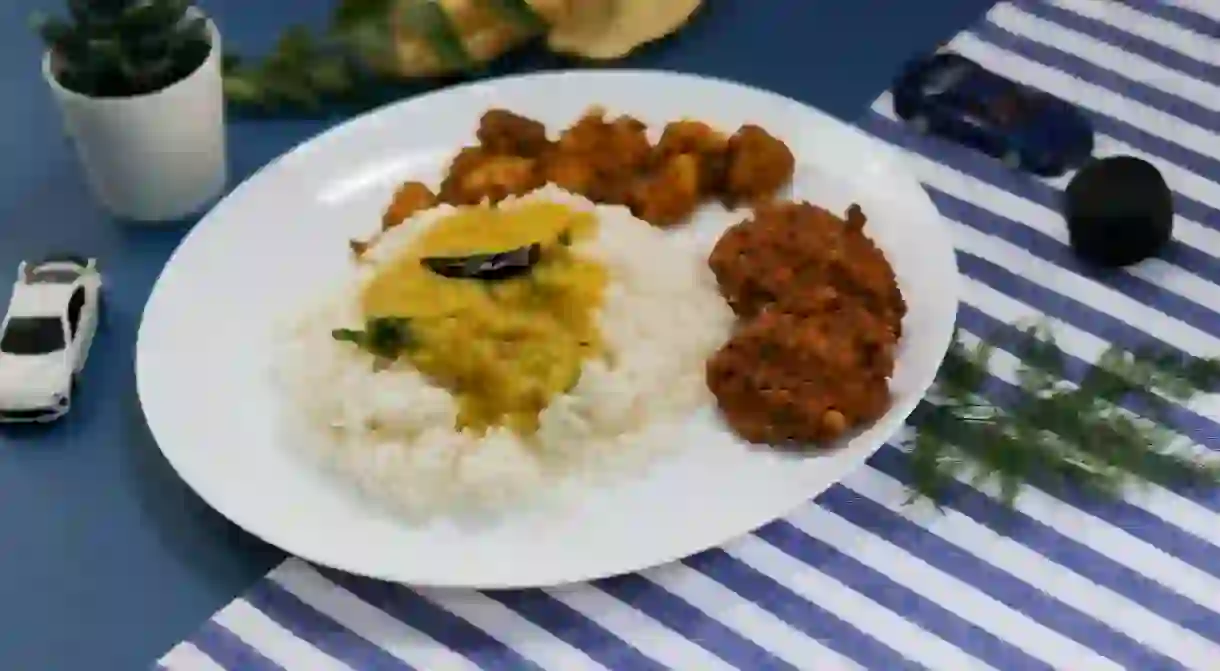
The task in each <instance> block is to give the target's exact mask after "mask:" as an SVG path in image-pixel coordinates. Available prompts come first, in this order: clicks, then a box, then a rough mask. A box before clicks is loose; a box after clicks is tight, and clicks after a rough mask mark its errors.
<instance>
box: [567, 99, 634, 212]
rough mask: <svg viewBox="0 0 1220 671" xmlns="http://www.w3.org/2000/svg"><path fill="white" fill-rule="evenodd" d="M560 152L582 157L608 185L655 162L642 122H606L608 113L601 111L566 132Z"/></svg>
mask: <svg viewBox="0 0 1220 671" xmlns="http://www.w3.org/2000/svg"><path fill="white" fill-rule="evenodd" d="M557 149H558V151H559V152H561V153H563V154H567V155H574V156H579V157H580V158H581V159H582V160H584V161H586V162H588V163H589V164H590V165H591V166H592V167H593V170H594V171H595V172H596V173H597V176H598V179H599V180H608V181H621V180H623V179H624V178H626V177H627V176H630V175H634V174H636V173H638V172H640V171H641V170H643V169H644V168H645V167H647V166H648V163H649V161H650V159H651V158H652V143H651V142H649V141H648V128H647V127H646V126H645V125H644V123H643V122H641V121H639V120H638V119H634V118H632V117H629V116H620V117H617V118H615V119H614V120H613V121H607V120H606V113H605V111H604V110H602V109H599V108H593V109H591V110H589V111H588V112H586V113H585V115H584V116H582V117H581V118H580V119H578V120H577V121H576V123H574V124H572V126H571V127H569V128H568V129H567V130H565V131H563V133H561V134H560V136H559V142H558V146H557ZM599 190H601V191H607V192H612V191H615V189H605V188H603V189H599ZM624 193H625V192H624Z"/></svg>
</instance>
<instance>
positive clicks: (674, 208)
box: [628, 154, 702, 228]
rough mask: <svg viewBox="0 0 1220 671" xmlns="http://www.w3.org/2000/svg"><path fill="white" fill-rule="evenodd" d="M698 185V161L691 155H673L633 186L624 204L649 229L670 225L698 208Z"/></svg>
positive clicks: (699, 194) (683, 218)
mask: <svg viewBox="0 0 1220 671" xmlns="http://www.w3.org/2000/svg"><path fill="white" fill-rule="evenodd" d="M699 185H700V175H699V159H698V158H697V157H696V156H695V154H677V155H675V156H673V157H671V158H669V159H667V160H666V161H665V162H664V163H662V164H661V166H660V167H659V168H658V169H657V170H656V171H655V172H653V173H652V174H650V175H647V176H645V177H643V178H641V179H640V180H639V181H638V182H637V183H636V184H635V186H634V188H633V189H632V191H631V195H630V197H629V200H628V205H629V206H630V207H631V212H632V214H634V215H635V216H637V217H639V218H640V219H643V220H644V221H647V222H648V223H650V224H652V225H653V226H657V227H659V228H664V227H667V226H672V225H674V224H676V223H679V222H681V221H684V220H685V219H686V218H687V217H689V216H690V215H691V214H692V213H694V211H695V210H696V209H697V208H698V207H699V204H700V196H701V195H702V194H701V192H700V188H699Z"/></svg>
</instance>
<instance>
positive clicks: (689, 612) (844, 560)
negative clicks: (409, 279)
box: [160, 0, 1220, 671]
mask: <svg viewBox="0 0 1220 671" xmlns="http://www.w3.org/2000/svg"><path fill="white" fill-rule="evenodd" d="M951 46H952V47H953V48H954V49H956V50H957V51H959V52H960V53H962V54H964V55H966V56H968V57H970V58H972V59H975V60H977V61H979V62H981V63H982V64H984V65H985V66H987V67H989V68H991V69H994V70H995V71H998V72H1000V73H1002V74H1004V75H1007V76H1009V77H1012V78H1013V79H1016V80H1020V81H1023V82H1027V83H1029V84H1031V85H1033V86H1035V87H1038V88H1041V89H1043V90H1046V91H1049V92H1051V93H1053V94H1056V95H1058V96H1060V97H1063V98H1065V99H1067V100H1069V101H1072V102H1074V103H1076V104H1078V105H1080V106H1081V107H1083V108H1084V109H1085V110H1086V111H1087V113H1088V114H1089V115H1090V116H1091V117H1092V119H1093V121H1094V122H1095V124H1096V128H1097V132H1098V138H1097V148H1098V152H1099V154H1101V155H1108V154H1120V153H1121V154H1133V155H1136V156H1140V157H1143V158H1145V159H1148V160H1150V161H1152V162H1153V163H1155V164H1156V165H1157V166H1159V167H1160V169H1161V170H1162V172H1163V174H1164V175H1165V177H1166V179H1167V180H1168V181H1169V183H1170V184H1171V185H1172V186H1173V187H1174V189H1175V192H1176V202H1177V212H1178V213H1179V216H1178V219H1177V228H1176V240H1175V242H1174V243H1173V246H1172V248H1171V249H1169V251H1168V252H1167V253H1166V254H1165V255H1164V256H1163V258H1162V259H1160V260H1154V261H1149V262H1146V263H1144V264H1142V265H1141V266H1139V267H1138V268H1134V269H1132V270H1131V271H1130V272H1128V273H1125V274H1122V275H1120V276H1117V277H1104V278H1103V277H1100V276H1097V275H1095V274H1092V273H1090V272H1089V271H1088V270H1086V269H1085V268H1082V267H1081V266H1080V265H1079V264H1078V263H1077V262H1076V261H1075V260H1074V259H1073V257H1072V256H1071V254H1070V253H1069V250H1068V247H1067V245H1066V233H1065V230H1064V226H1063V223H1062V221H1061V219H1060V216H1059V215H1058V214H1057V200H1058V198H1059V192H1060V189H1061V187H1062V186H1063V184H1064V180H1055V181H1052V182H1046V181H1040V180H1036V179H1033V178H1029V177H1025V176H1021V175H1017V174H1014V173H1012V172H1009V171H1008V170H1006V169H1004V168H1003V167H1001V166H1000V165H999V163H998V162H996V161H992V160H989V159H986V158H983V157H980V156H979V155H977V154H975V153H972V152H970V151H967V150H963V149H959V148H955V147H953V146H949V145H947V144H945V143H943V142H940V141H937V140H934V139H928V138H924V137H918V136H915V135H913V134H911V133H909V132H907V131H906V130H904V128H903V127H902V126H900V125H899V124H898V123H897V122H895V117H894V114H893V111H892V110H891V107H890V101H889V98H888V96H883V97H882V98H881V99H879V100H878V101H877V102H876V103H874V104H873V106H872V109H871V110H870V112H869V113H868V114H867V116H866V117H865V118H864V119H863V120H862V121H861V122H860V125H861V126H862V127H863V128H864V129H866V130H867V131H868V132H870V133H872V134H874V135H876V136H878V137H880V138H882V139H883V140H885V141H886V142H889V143H892V144H895V145H899V146H901V147H904V148H906V149H908V150H909V151H910V153H911V165H912V167H913V169H914V170H915V171H916V172H917V173H918V175H919V176H920V178H921V179H922V180H923V182H924V183H925V184H926V186H927V189H928V192H929V193H930V194H931V195H932V198H933V200H934V201H935V203H936V205H937V207H938V208H939V209H940V211H941V213H942V214H943V215H944V216H945V217H946V218H947V219H948V220H949V221H951V222H952V223H953V226H954V229H955V230H954V232H955V235H956V240H957V244H958V250H959V260H960V263H961V270H962V274H963V275H964V282H965V286H964V296H963V304H962V306H961V311H960V316H959V319H960V324H961V326H962V327H963V328H964V329H965V330H966V331H967V332H968V333H969V334H974V335H975V336H977V335H978V334H986V333H990V332H993V330H994V329H997V328H1001V329H1002V328H1009V327H1006V326H1005V325H1006V324H1011V323H1013V322H1014V321H1016V320H1018V319H1021V318H1024V317H1027V316H1030V315H1033V314H1036V313H1044V314H1048V315H1051V316H1053V317H1055V318H1057V319H1058V320H1061V321H1062V324H1061V328H1060V330H1059V336H1060V339H1061V344H1062V345H1063V347H1064V348H1065V350H1067V352H1068V353H1069V354H1070V355H1071V356H1072V357H1074V358H1075V359H1076V362H1077V364H1078V365H1079V364H1082V362H1083V361H1087V360H1091V359H1093V358H1095V357H1096V356H1097V355H1098V354H1099V353H1100V352H1101V351H1102V349H1103V348H1104V347H1105V346H1106V345H1107V344H1108V343H1111V342H1116V343H1121V344H1124V345H1128V346H1130V345H1135V344H1137V343H1140V342H1147V341H1148V340H1149V339H1153V340H1157V341H1161V342H1163V343H1165V344H1166V345H1168V346H1170V347H1173V348H1178V349H1179V350H1183V351H1186V352H1189V353H1192V354H1199V355H1216V354H1220V288H1217V286H1216V283H1217V282H1220V0H1193V1H1191V2H1185V1H1183V2H1177V3H1174V4H1172V5H1171V4H1164V3H1162V2H1159V1H1158V0H1124V1H1123V2H1117V1H1112V0H1052V1H1042V0H1018V1H1016V2H1008V3H1004V4H1001V5H998V6H996V7H995V8H994V9H993V10H992V11H991V12H990V13H989V14H988V15H987V18H986V20H985V21H984V22H983V23H982V24H981V25H979V26H977V27H976V28H974V29H973V30H971V31H969V32H967V33H964V34H962V35H960V36H958V37H957V38H956V39H954V40H953V42H952V43H951ZM1014 362H1015V360H1014V359H1013V357H1012V355H1011V354H1010V353H1007V352H1000V353H999V354H998V355H997V360H996V363H995V368H994V369H993V372H994V374H995V376H996V377H998V378H1000V379H1003V380H1008V381H1012V380H1013V365H1014ZM1177 417H1178V420H1179V422H1178V427H1177V428H1179V429H1180V430H1181V432H1182V433H1183V434H1185V435H1187V436H1189V437H1190V438H1193V439H1194V440H1195V441H1197V442H1199V443H1201V444H1203V445H1206V446H1208V447H1215V446H1218V445H1220V434H1218V433H1217V430H1218V426H1220V425H1218V422H1220V401H1214V402H1210V403H1208V402H1202V403H1200V404H1199V405H1197V406H1196V407H1191V408H1181V409H1180V412H1179V413H1178V416H1177ZM909 483H910V476H909V473H908V470H907V457H906V456H905V454H904V453H903V452H902V451H901V450H899V449H898V448H896V447H894V446H892V445H888V446H886V447H884V448H882V449H881V451H880V452H879V453H878V454H877V455H876V456H875V458H873V459H872V460H871V461H870V462H869V464H868V466H867V467H864V468H861V469H860V470H859V471H858V472H857V473H855V474H854V475H852V476H851V477H850V478H848V479H847V480H846V481H845V482H843V483H842V484H841V485H838V486H835V487H834V488H832V489H830V490H829V491H827V492H826V493H825V494H823V495H822V496H820V497H819V498H817V500H815V501H813V502H812V503H810V504H809V505H807V506H806V507H805V508H804V509H803V510H801V511H799V512H798V513H796V514H794V515H792V516H791V517H789V518H787V519H785V520H782V521H778V522H775V523H773V524H770V525H768V526H766V527H765V528H763V529H761V530H759V531H758V532H756V533H754V534H752V535H750V536H748V537H746V538H742V539H740V540H737V541H735V542H732V543H730V544H729V545H727V546H725V547H723V548H720V549H716V550H712V551H709V552H705V553H703V554H700V555H697V556H695V557H691V558H690V559H687V560H685V561H683V562H681V563H678V564H675V565H669V566H664V567H661V568H657V569H654V570H650V571H645V572H643V573H642V574H638V575H631V576H626V577H620V578H615V579H610V580H604V581H600V582H598V583H595V584H590V585H582V586H578V587H571V588H564V589H553V590H545V591H518V592H507V593H477V592H440V591H413V590H409V589H405V588H402V587H397V586H392V585H388V584H383V583H377V582H372V581H367V580H360V579H355V578H352V577H349V576H345V575H340V574H337V573H334V572H331V571H327V570H319V569H316V568H313V567H310V566H308V565H306V564H305V563H303V562H301V561H298V560H289V561H288V562H286V563H285V564H283V565H282V566H280V567H279V568H278V569H276V570H275V571H274V572H272V573H271V574H270V575H269V576H268V577H267V578H266V579H264V580H263V581H261V582H260V583H258V584H257V585H255V586H254V587H253V588H252V589H251V590H250V591H249V592H248V593H247V594H246V595H244V596H243V597H242V598H240V599H238V600H236V601H235V602H233V603H232V604H231V605H229V606H228V607H226V608H224V609H223V610H222V611H220V612H219V613H217V614H216V616H215V617H214V618H213V619H212V620H211V621H209V622H207V623H206V624H205V625H204V627H203V628H202V629H200V630H199V631H198V632H197V633H196V634H195V635H194V636H193V637H192V638H190V639H189V640H188V641H186V642H184V643H182V644H180V645H178V646H177V647H175V648H174V649H173V650H172V651H170V652H169V653H168V654H167V655H166V656H165V657H164V658H163V659H162V660H160V667H161V668H165V669H198V670H213V669H252V670H255V671H264V670H266V671H270V670H273V669H274V670H278V669H294V670H295V669H302V670H307V671H327V670H331V669H335V670H338V669H342V670H351V669H354V670H356V671H371V670H374V669H377V670H381V669H426V670H429V671H447V670H450V669H453V670H459V669H496V670H499V669H556V670H558V671H582V670H584V669H615V670H619V669H624V670H633V671H634V670H639V671H647V670H652V669H657V670H660V669H684V670H685V669H689V670H691V671H716V670H718V669H741V670H746V671H761V670H765V669H808V670H812V671H824V670H825V671H830V670H838V669H859V668H864V669H876V670H878V671H895V670H904V669H920V668H926V669H937V670H944V671H967V670H974V669H1001V670H1017V669H1020V670H1026V669H1029V670H1033V669H1063V670H1067V671H1105V670H1117V669H1135V670H1139V671H1163V670H1170V669H1199V670H1210V671H1215V670H1218V669H1220V494H1216V493H1209V494H1187V493H1182V492H1171V491H1167V490H1164V489H1160V488H1156V487H1153V488H1151V489H1149V490H1147V491H1142V492H1139V493H1136V494H1132V495H1131V496H1130V497H1128V498H1127V499H1126V500H1124V501H1121V502H1117V503H1114V502H1108V503H1100V502H1096V501H1092V500H1087V499H1085V498H1083V497H1079V496H1076V495H1073V494H1070V493H1069V494H1050V493H1048V492H1046V491H1042V490H1038V489H1033V490H1031V491H1029V492H1028V493H1027V494H1025V495H1024V496H1023V497H1022V498H1021V499H1020V501H1019V503H1018V506H1017V510H1016V511H1015V512H1014V513H1009V514H1006V513H1005V512H1004V510H1003V509H1002V508H1001V506H1000V505H999V504H997V502H996V501H995V499H994V498H993V494H994V493H992V492H985V491H980V490H978V489H974V488H971V487H969V486H967V485H965V484H957V485H956V486H955V487H954V489H955V490H956V491H954V492H953V493H954V494H955V495H956V499H955V502H954V503H953V505H952V506H951V507H949V508H947V509H946V510H945V512H944V514H937V513H935V512H933V511H930V510H926V509H924V508H923V507H905V506H904V505H903V502H904V499H905V497H906V486H907V485H908V484H909Z"/></svg>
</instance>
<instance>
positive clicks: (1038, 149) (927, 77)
mask: <svg viewBox="0 0 1220 671" xmlns="http://www.w3.org/2000/svg"><path fill="white" fill-rule="evenodd" d="M893 95H894V113H895V114H897V115H898V117H899V118H901V119H903V120H905V121H906V122H908V123H909V124H911V126H913V127H914V128H916V129H917V130H919V131H920V132H922V133H931V134H934V135H939V136H941V137H945V138H948V139H950V140H953V141H955V142H958V143H961V144H963V145H966V146H969V147H973V148H975V149H978V150H980V151H982V152H984V153H986V154H988V155H990V156H994V157H996V158H998V159H1000V160H1001V161H1003V162H1004V164H1005V165H1007V166H1009V167H1011V168H1013V169H1020V170H1026V171H1028V172H1031V173H1034V174H1036V175H1041V176H1045V177H1057V176H1059V175H1062V174H1064V173H1065V172H1067V171H1069V170H1071V169H1073V168H1076V167H1079V166H1080V165H1081V164H1083V163H1084V162H1085V161H1086V160H1088V158H1089V157H1090V155H1092V153H1093V127H1092V125H1091V124H1090V123H1089V120H1088V119H1087V118H1085V116H1084V114H1082V113H1081V112H1080V110H1078V109H1076V108H1075V107H1074V106H1072V105H1070V104H1068V103H1067V102H1065V101H1063V100H1060V99H1059V98H1056V97H1054V96H1052V95H1050V94H1048V93H1044V92H1042V91H1038V90H1035V89H1031V88H1029V87H1026V86H1022V85H1020V84H1017V83H1016V82H1013V81H1011V80H1008V79H1005V78H1004V77H1001V76H1000V75H997V74H995V73H994V72H991V71H989V70H986V69H984V68H983V67H982V66H980V65H979V64H977V63H975V62H974V61H972V60H970V59H968V58H966V57H964V56H961V55H958V54H955V53H952V52H943V51H942V52H938V53H936V54H933V55H932V56H928V57H925V58H921V59H918V60H916V61H914V62H912V63H910V64H908V65H907V66H906V67H905V68H904V69H903V72H902V74H901V75H900V76H899V78H898V80H897V81H896V82H895V83H894V87H893Z"/></svg>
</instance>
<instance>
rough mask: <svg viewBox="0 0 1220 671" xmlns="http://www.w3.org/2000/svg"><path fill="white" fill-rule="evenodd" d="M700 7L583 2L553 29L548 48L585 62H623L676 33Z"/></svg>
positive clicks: (698, 1) (691, 1)
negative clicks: (641, 47)
mask: <svg viewBox="0 0 1220 671" xmlns="http://www.w3.org/2000/svg"><path fill="white" fill-rule="evenodd" d="M702 5H703V0H585V2H582V3H580V4H579V10H578V11H574V12H572V14H571V15H570V17H569V18H568V19H567V20H566V21H564V22H562V23H556V24H554V25H553V26H552V28H551V32H550V34H548V35H547V45H548V46H549V47H550V48H551V49H552V50H553V51H557V52H559V53H564V54H572V55H575V56H582V57H584V58H590V59H596V60H610V59H616V58H622V57H624V56H626V55H627V54H629V53H631V52H632V51H634V50H635V49H636V48H638V47H639V46H640V45H642V44H646V43H648V42H652V41H653V40H657V39H660V38H662V37H665V36H666V35H669V34H671V33H674V32H676V31H677V30H678V29H679V28H681V27H682V26H684V25H686V22H687V21H689V20H690V18H691V17H692V16H693V15H694V13H695V11H697V10H698V9H699V8H700V7H701V6H702Z"/></svg>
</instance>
